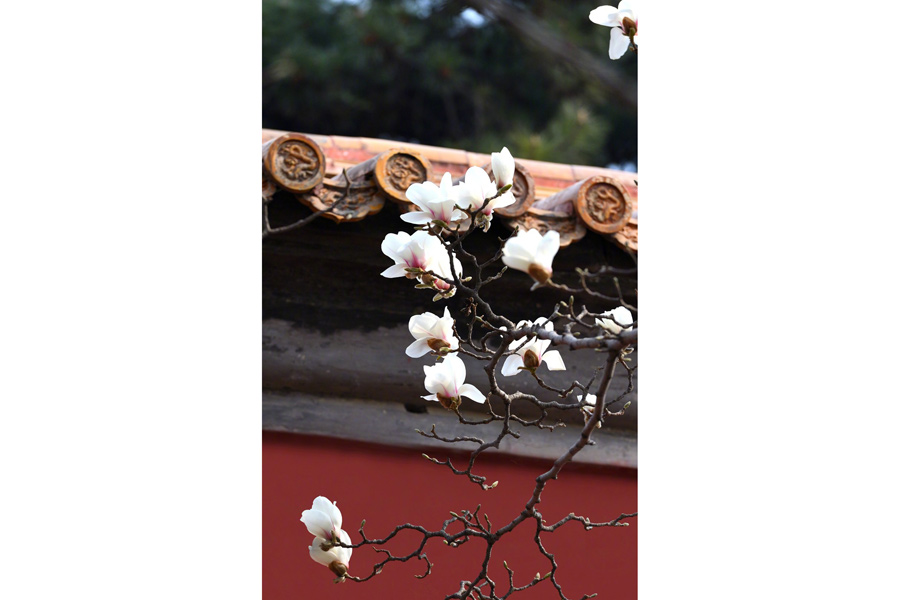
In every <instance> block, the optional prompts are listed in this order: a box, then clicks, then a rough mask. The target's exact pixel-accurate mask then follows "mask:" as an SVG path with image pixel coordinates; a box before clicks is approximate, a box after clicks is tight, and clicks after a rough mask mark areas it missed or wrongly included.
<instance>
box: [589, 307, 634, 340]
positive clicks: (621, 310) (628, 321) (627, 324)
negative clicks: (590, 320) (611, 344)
mask: <svg viewBox="0 0 900 600" xmlns="http://www.w3.org/2000/svg"><path fill="white" fill-rule="evenodd" d="M603 317H611V318H609V319H604V318H603ZM596 321H597V325H599V326H600V327H602V328H603V329H605V330H607V331H608V332H610V333H611V334H613V335H619V334H620V333H622V331H623V330H625V329H631V325H632V324H633V323H634V320H633V319H632V318H631V311H630V310H628V309H627V308H625V307H624V306H619V307H617V308H614V309H612V310H611V311H609V312H605V313H603V314H602V315H600V318H599V319H596Z"/></svg>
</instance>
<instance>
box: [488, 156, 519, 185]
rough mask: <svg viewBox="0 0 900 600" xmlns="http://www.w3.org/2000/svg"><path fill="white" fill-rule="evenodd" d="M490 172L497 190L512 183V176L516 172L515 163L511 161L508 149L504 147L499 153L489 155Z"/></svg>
mask: <svg viewBox="0 0 900 600" xmlns="http://www.w3.org/2000/svg"><path fill="white" fill-rule="evenodd" d="M491 171H493V173H494V181H496V182H497V187H498V188H502V187H503V186H505V185H507V184H510V183H512V182H513V175H515V172H516V163H515V161H514V160H513V157H512V154H510V152H509V149H508V148H506V147H505V146H504V148H503V150H501V151H500V152H493V153H491Z"/></svg>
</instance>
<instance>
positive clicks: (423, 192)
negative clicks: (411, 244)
mask: <svg viewBox="0 0 900 600" xmlns="http://www.w3.org/2000/svg"><path fill="white" fill-rule="evenodd" d="M456 191H457V190H456V188H454V186H453V178H452V177H451V176H450V173H444V177H443V179H441V187H438V186H436V185H434V184H433V183H431V182H430V181H426V182H425V183H414V184H412V185H411V186H409V188H408V189H407V190H406V197H407V198H408V199H409V201H410V202H412V203H413V204H415V205H416V206H418V207H419V208H420V209H422V210H421V211H418V212H410V213H406V214H403V215H400V218H401V219H403V220H404V221H406V222H407V223H414V224H416V225H424V224H425V223H430V222H431V221H443V222H444V223H450V222H452V221H461V220H463V219H465V218H466V213H464V212H463V211H461V210H459V209H458V208H456Z"/></svg>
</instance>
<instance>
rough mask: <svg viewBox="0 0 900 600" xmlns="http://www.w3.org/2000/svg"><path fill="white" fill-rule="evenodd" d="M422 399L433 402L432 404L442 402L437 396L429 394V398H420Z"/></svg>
mask: <svg viewBox="0 0 900 600" xmlns="http://www.w3.org/2000/svg"><path fill="white" fill-rule="evenodd" d="M420 398H424V399H425V400H431V401H432V402H440V400H438V397H437V394H429V395H427V396H420Z"/></svg>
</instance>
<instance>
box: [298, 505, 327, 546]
mask: <svg viewBox="0 0 900 600" xmlns="http://www.w3.org/2000/svg"><path fill="white" fill-rule="evenodd" d="M300 520H301V521H302V522H303V524H304V525H306V529H307V530H308V531H309V532H310V533H311V534H313V535H315V536H318V537H321V538H326V539H331V530H332V527H333V526H334V523H333V522H332V520H331V517H329V516H328V515H326V514H325V513H324V512H322V511H321V510H316V509H309V510H304V511H303V515H302V516H301V517H300Z"/></svg>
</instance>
